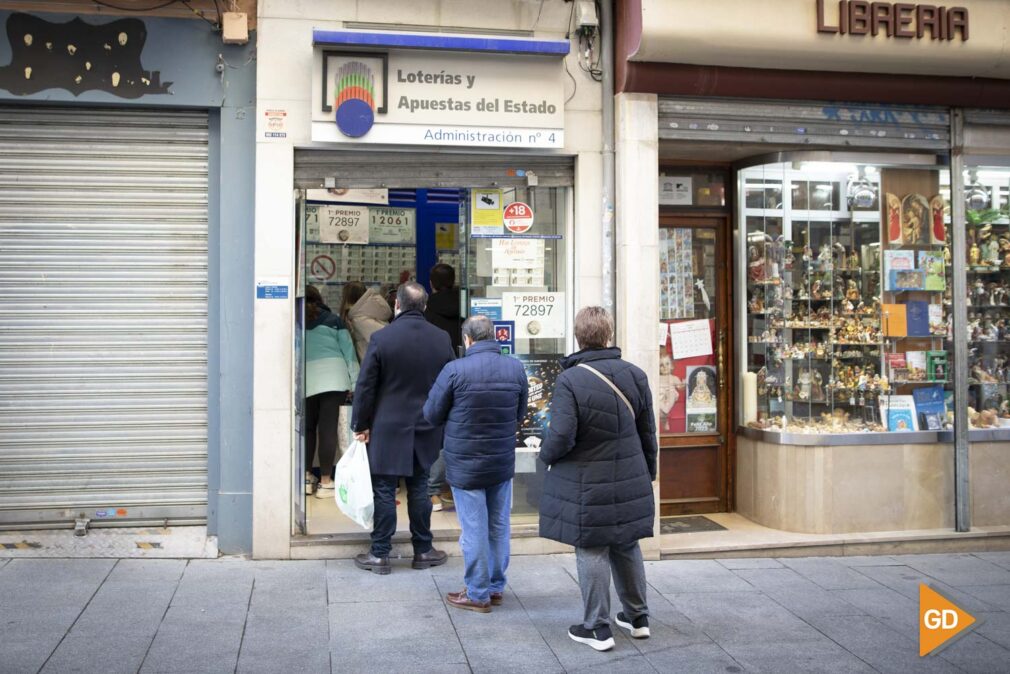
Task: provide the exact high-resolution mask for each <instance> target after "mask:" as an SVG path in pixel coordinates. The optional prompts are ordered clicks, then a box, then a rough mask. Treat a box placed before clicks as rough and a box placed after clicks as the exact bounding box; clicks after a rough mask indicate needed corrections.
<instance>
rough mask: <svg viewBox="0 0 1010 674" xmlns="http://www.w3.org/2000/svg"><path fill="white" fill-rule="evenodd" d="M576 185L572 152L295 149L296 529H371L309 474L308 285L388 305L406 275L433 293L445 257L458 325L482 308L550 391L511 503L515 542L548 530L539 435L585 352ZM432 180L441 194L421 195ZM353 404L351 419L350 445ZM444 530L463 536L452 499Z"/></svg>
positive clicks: (429, 190) (431, 190) (536, 416)
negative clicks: (556, 381)
mask: <svg viewBox="0 0 1010 674" xmlns="http://www.w3.org/2000/svg"><path fill="white" fill-rule="evenodd" d="M573 177H574V176H573V170H572V161H571V158H570V157H534V156H530V157H522V158H508V157H488V156H477V155H462V154H461V155H446V156H442V157H436V156H432V155H429V154H424V153H417V154H414V153H411V154H407V153H391V152H387V153H381V152H380V153H358V152H330V151H315V150H312V151H310V150H304V151H301V150H300V151H297V152H296V156H295V188H296V203H297V222H298V227H297V228H296V231H297V236H298V240H297V242H296V246H295V251H297V252H296V255H297V256H298V257H297V260H296V261H295V267H296V270H297V276H298V281H297V282H296V288H298V292H297V293H296V295H297V297H296V311H295V321H296V325H295V326H294V328H295V329H294V331H293V333H294V340H295V350H294V353H295V356H294V362H293V364H292V371H293V373H294V378H295V381H294V390H295V400H294V407H295V410H296V413H295V418H294V419H293V421H294V423H293V428H292V458H293V461H292V464H293V466H294V470H293V475H292V495H293V503H292V511H293V518H292V533H293V535H295V536H308V537H310V538H316V537H319V538H323V539H328V540H337V541H342V542H344V541H346V542H356V541H358V540H359V539H361V540H362V541H365V540H367V539H368V533H369V532H367V531H364V530H362V529H361V527H359V526H358V525H356V524H354V523H353V522H351V520H350V519H348V518H346V517H344V516H343V515H342V514H341V513H340V512H339V510H338V509H337V507H336V504H335V501H334V499H333V497H329V498H325V499H317V498H316V497H315V495H311V494H307V493H306V491H307V490H306V484H305V483H306V472H307V471H306V469H307V468H308V469H309V472H311V471H312V470H313V469H314V468H316V466H315V464H317V463H318V451H317V452H315V453H313V461H312V465H309V463H308V462H307V461H306V459H305V457H306V456H307V455H308V453H307V452H306V451H305V442H306V434H305V429H306V420H307V419H306V416H307V415H306V412H307V408H306V398H305V395H306V393H307V392H308V391H306V390H305V388H304V384H305V368H306V360H305V359H306V349H305V348H304V347H305V341H304V340H305V334H306V333H305V325H306V315H305V293H306V290H307V289H308V287H309V286H314V289H315V290H318V291H319V294H320V295H321V296H322V297H323V301H324V302H325V304H326V305H327V306H328V307H329V308H330V309H331V310H333V311H334V312H338V313H339V312H340V308H341V305H342V297H343V288H344V287H345V286H346V285H347V284H349V283H363V284H364V285H365V286H367V287H368V288H369V289H371V290H373V291H374V294H377V295H378V296H380V297H386V296H388V295H389V294H391V293H393V292H395V289H396V287H397V286H398V285H399V284H401V283H402V282H404V281H406V280H416V281H417V282H419V283H421V284H422V285H424V286H425V287H426V288H428V289H429V291H430V290H431V280H432V279H431V278H430V272H431V268H432V267H433V266H434V265H435V264H436V263H444V264H448V265H450V266H452V267H453V269H454V271H455V280H456V289H455V290H454V292H455V293H456V294H457V296H458V300H459V301H458V306H459V316H458V317H459V318H460V319H462V318H465V317H466V316H468V315H472V314H475V313H483V314H486V315H488V316H489V317H490V318H492V320H494V321H495V322H496V324H500V325H496V337H498V338H499V340H500V341H501V342H502V344H501V348H502V349H503V350H504V351H505V352H507V353H510V354H512V355H514V356H515V357H517V358H518V359H519V360H520V361H522V362H523V363H524V365H525V367H526V369H527V373H528V376H529V377H530V382H531V389H532V388H536V390H537V392H538V395H537V396H536V397H534V396H532V395H531V399H530V406H529V408H528V413H527V417H526V418H525V419H524V420H523V426H522V429H521V430H520V433H519V434H518V435H517V438H516V444H517V449H516V477H515V479H514V480H513V498H512V503H513V510H512V534H513V536H514V537H515V536H527V535H528V536H535V535H536V531H537V511H538V505H539V494H540V484H541V483H542V480H543V469H542V468H541V466H540V465H538V462H537V461H536V453H537V451H538V449H539V442H538V438H539V437H540V436H541V435H542V433H543V430H544V429H545V428H546V426H547V423H548V422H549V412H548V410H549V406H548V403H549V397H550V390H551V389H552V388H553V377H554V376H555V375H556V374H557V373H558V372H560V365H559V364H558V363H559V361H560V359H561V357H562V356H563V355H564V354H565V353H568V352H570V351H571V350H572V349H573V339H572V337H571V325H570V324H571V314H572V312H571V306H570V304H569V302H568V301H567V299H566V298H567V297H569V295H568V294H567V291H568V290H569V288H568V279H569V270H570V269H571V254H572V251H571V247H570V245H569V244H568V242H569V241H570V239H571V234H572V209H573V194H572V190H571V186H572V183H573ZM421 181H424V182H423V183H421V184H425V183H426V184H428V185H430V187H409V185H412V184H413V185H416V184H418V183H419V182H421ZM327 183H329V184H333V183H336V184H337V185H341V186H342V187H340V188H333V187H331V188H326V187H323V185H325V184H327ZM344 185H346V187H343V186H344ZM394 185H406V186H408V187H394ZM350 409H351V408H350V406H349V405H348V406H345V407H344V408H343V410H342V417H341V419H340V421H341V422H342V425H341V427H340V431H339V432H340V433H341V434H343V437H344V438H346V437H347V436H348V435H349V433H350V429H349V427H348V422H349V418H350ZM345 444H346V443H345ZM339 453H340V452H339V449H338V452H337V458H339ZM444 491H448V487H445V488H444ZM405 497H406V495H405V494H403V493H401V495H400V496H399V497H398V499H399V500H400V501H401V502H402V505H401V506H400V510H401V512H400V513H399V516H398V530H403V529H406V527H407V516H406V511H405V509H404V507H405V504H406V498H405ZM432 531H433V533H434V534H435V537H436V540H451V539H454V538H457V537H458V536H459V525H458V522H457V520H456V514H455V511H454V509H453V505H452V504H451V502H450V503H446V504H445V507H444V509H443V510H442V511H441V512H434V513H433V515H432Z"/></svg>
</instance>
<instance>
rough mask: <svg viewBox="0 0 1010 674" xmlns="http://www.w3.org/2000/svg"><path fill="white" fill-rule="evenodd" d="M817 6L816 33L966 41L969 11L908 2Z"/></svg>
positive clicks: (823, 1)
mask: <svg viewBox="0 0 1010 674" xmlns="http://www.w3.org/2000/svg"><path fill="white" fill-rule="evenodd" d="M815 1H816V3H817V32H818V33H831V34H841V35H874V36H876V35H881V36H885V37H892V38H906V39H911V38H915V39H920V40H921V39H922V38H924V37H927V36H928V37H929V38H930V39H931V40H948V41H949V40H953V39H955V38H957V37H960V38H961V41H962V42H967V40H968V9H967V8H966V7H945V6H943V5H924V4H916V3H911V2H895V3H890V2H867V1H865V0H839V1H838V4H837V10H836V9H835V8H834V7H832V5H834V4H835V3H834V2H832V1H831V0H815Z"/></svg>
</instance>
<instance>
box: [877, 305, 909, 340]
mask: <svg viewBox="0 0 1010 674" xmlns="http://www.w3.org/2000/svg"><path fill="white" fill-rule="evenodd" d="M880 324H881V327H882V328H883V329H884V336H885V337H905V336H907V335H908V314H907V311H906V309H905V305H904V304H881V305H880Z"/></svg>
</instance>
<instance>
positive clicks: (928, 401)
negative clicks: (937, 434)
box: [912, 386, 947, 431]
mask: <svg viewBox="0 0 1010 674" xmlns="http://www.w3.org/2000/svg"><path fill="white" fill-rule="evenodd" d="M912 399H913V400H914V401H915V412H916V415H917V416H918V420H919V427H920V428H924V429H926V430H929V431H939V430H942V429H943V424H944V421H946V419H947V409H946V406H945V404H944V393H943V387H942V386H923V387H922V388H917V389H916V390H914V391H913V392H912Z"/></svg>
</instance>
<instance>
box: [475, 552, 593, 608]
mask: <svg viewBox="0 0 1010 674" xmlns="http://www.w3.org/2000/svg"><path fill="white" fill-rule="evenodd" d="M538 560H539V561H540V563H539V564H538V563H536V562H537V561H538ZM507 577H508V584H509V587H510V588H512V591H513V592H515V593H516V595H517V596H518V597H519V598H520V599H525V598H526V597H544V596H553V595H559V594H569V593H572V592H575V593H576V594H578V592H579V584H578V581H577V580H576V579H575V577H574V576H573V575H572V573H570V572H569V571H568V570H567V569H566V568H565V567H564V565H563V564H561V563H559V562H556V561H554V560H553V559H551V558H549V557H547V558H545V557H522V556H520V557H513V558H512V559H511V560H510V562H509V569H508V574H507ZM462 580H463V578H462V575H461V576H460V583H462ZM460 587H462V585H460Z"/></svg>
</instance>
